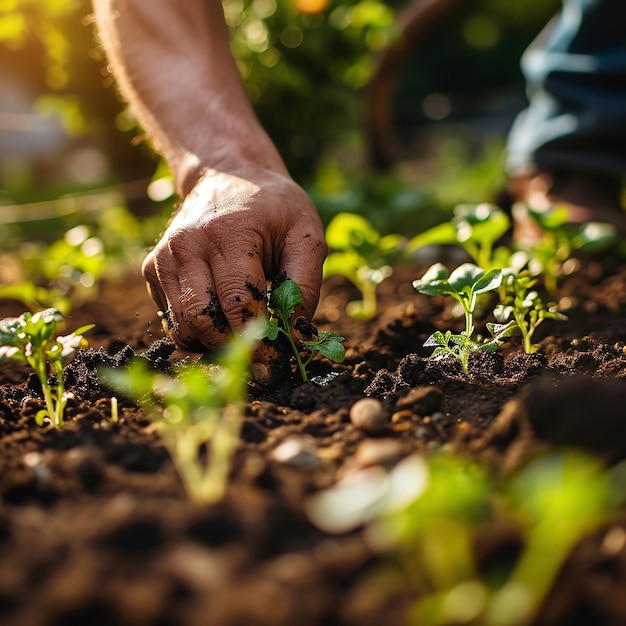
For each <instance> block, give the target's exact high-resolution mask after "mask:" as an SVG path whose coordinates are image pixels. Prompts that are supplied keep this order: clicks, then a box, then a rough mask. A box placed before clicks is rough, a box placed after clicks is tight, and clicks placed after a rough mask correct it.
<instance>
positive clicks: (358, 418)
mask: <svg viewBox="0 0 626 626" xmlns="http://www.w3.org/2000/svg"><path fill="white" fill-rule="evenodd" d="M389 417H390V416H389V412H388V411H387V410H386V409H385V407H384V406H383V403H382V402H381V401H380V400H376V399H375V398H361V399H360V400H357V402H355V403H354V404H353V405H352V407H351V409H350V421H351V422H352V424H354V426H356V427H357V428H360V429H361V430H363V431H365V432H366V433H368V434H370V435H378V434H380V433H382V432H384V431H385V430H386V429H387V427H388V426H389V422H390V419H389Z"/></svg>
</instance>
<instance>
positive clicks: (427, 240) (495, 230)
mask: <svg viewBox="0 0 626 626" xmlns="http://www.w3.org/2000/svg"><path fill="white" fill-rule="evenodd" d="M510 225H511V221H510V219H509V217H508V215H507V214H506V213H505V212H504V211H503V210H502V209H500V208H498V207H496V206H493V205H491V204H486V203H483V204H478V205H470V204H460V205H458V206H456V207H455V209H454V215H453V217H452V219H451V220H450V221H448V222H444V223H443V224H438V225H437V226H433V227H432V228H430V229H428V230H426V231H424V232H422V233H420V234H419V235H416V236H415V237H413V238H412V239H411V240H410V241H409V243H408V246H407V249H408V251H409V252H415V251H417V250H419V249H420V248H423V247H424V246H430V245H458V246H461V247H462V248H463V249H464V250H465V252H467V254H468V255H469V257H470V258H471V259H472V260H473V261H474V263H476V265H478V266H479V267H483V268H486V269H491V268H497V267H503V266H505V265H506V264H507V262H508V259H509V257H510V254H511V251H510V250H509V249H508V248H507V247H506V246H499V247H497V248H496V243H497V242H498V240H499V239H500V238H501V237H502V236H503V235H504V234H505V233H506V232H507V230H508V229H509V228H510Z"/></svg>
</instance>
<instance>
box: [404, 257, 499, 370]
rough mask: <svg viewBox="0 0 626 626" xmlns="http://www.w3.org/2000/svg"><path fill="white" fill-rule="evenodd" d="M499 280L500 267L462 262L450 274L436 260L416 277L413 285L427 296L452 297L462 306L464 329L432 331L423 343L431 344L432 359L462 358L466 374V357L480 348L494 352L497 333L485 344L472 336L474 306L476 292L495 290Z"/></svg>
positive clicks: (496, 345) (467, 358)
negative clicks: (423, 272) (432, 350)
mask: <svg viewBox="0 0 626 626" xmlns="http://www.w3.org/2000/svg"><path fill="white" fill-rule="evenodd" d="M501 283H502V270H499V269H491V270H489V271H487V272H486V271H485V270H483V269H482V268H480V267H478V266H477V265H474V264H473V263H464V264H463V265H460V266H459V267H457V268H456V269H455V270H454V271H453V272H452V273H449V272H448V269H447V268H446V267H445V266H444V265H442V264H441V263H435V264H434V265H433V266H431V267H430V268H429V269H428V270H427V271H426V273H425V274H424V275H423V276H422V278H421V279H419V280H414V281H413V287H414V288H415V289H417V291H419V292H420V293H423V294H426V295H428V296H451V297H452V298H454V299H455V300H456V301H457V302H458V303H459V304H460V305H461V307H462V308H463V314H464V317H465V329H464V330H462V331H461V333H459V334H454V333H452V331H446V332H445V333H442V332H441V331H439V330H438V331H435V332H434V333H433V334H432V335H431V336H430V337H429V338H428V339H427V340H426V341H425V343H424V346H426V347H434V348H435V350H434V352H433V354H432V355H431V356H432V358H434V359H440V358H444V357H447V356H453V357H455V358H457V359H459V360H460V361H461V367H462V368H463V372H464V373H467V368H468V361H469V356H470V354H471V353H472V352H474V351H477V350H482V351H484V352H493V351H494V350H497V349H498V347H499V345H500V336H494V337H493V338H492V339H491V340H490V341H487V342H486V343H479V342H478V341H476V340H474V339H473V338H472V335H473V333H474V309H475V308H476V301H477V298H478V296H479V295H481V294H484V293H488V292H490V291H494V290H496V289H498V287H499V286H500V285H501Z"/></svg>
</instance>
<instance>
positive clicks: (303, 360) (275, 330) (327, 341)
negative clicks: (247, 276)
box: [262, 278, 346, 382]
mask: <svg viewBox="0 0 626 626" xmlns="http://www.w3.org/2000/svg"><path fill="white" fill-rule="evenodd" d="M302 304H304V300H303V298H302V292H301V291H300V287H298V284H297V283H296V282H295V281H293V280H291V279H289V278H288V279H287V280H285V281H284V282H282V283H281V284H280V285H279V286H278V287H276V288H274V289H272V291H271V293H270V297H269V306H268V310H269V314H270V316H269V319H268V320H267V324H266V327H265V330H264V331H263V333H262V337H267V339H269V340H270V341H276V340H277V339H278V337H279V335H282V336H284V337H285V338H286V339H287V341H288V342H289V345H290V347H291V350H292V352H293V356H294V358H295V361H296V365H297V368H298V372H299V373H300V377H301V378H302V381H303V382H307V381H308V380H309V377H308V374H307V367H308V365H309V363H311V361H312V360H313V359H314V358H315V356H316V355H317V354H321V355H322V356H323V357H326V358H327V359H328V360H329V361H333V362H334V363H342V362H343V360H344V359H345V356H346V350H345V348H344V347H343V345H342V343H341V342H342V341H344V337H341V336H339V335H337V334H336V333H334V332H332V331H318V330H317V329H316V328H315V327H314V326H312V324H311V323H310V322H309V321H308V320H307V319H306V318H304V317H297V318H296V319H295V321H294V322H293V325H292V321H291V320H292V317H293V315H294V313H295V310H296V307H297V306H299V305H302Z"/></svg>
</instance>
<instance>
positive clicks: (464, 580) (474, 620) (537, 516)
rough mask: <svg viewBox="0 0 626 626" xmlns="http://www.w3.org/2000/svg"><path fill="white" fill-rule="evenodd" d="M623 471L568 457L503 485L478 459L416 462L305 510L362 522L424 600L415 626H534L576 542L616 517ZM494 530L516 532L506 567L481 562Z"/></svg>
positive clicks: (343, 484)
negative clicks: (485, 540)
mask: <svg viewBox="0 0 626 626" xmlns="http://www.w3.org/2000/svg"><path fill="white" fill-rule="evenodd" d="M622 472H623V467H621V468H620V467H619V466H618V467H616V468H614V469H610V470H606V469H605V468H604V467H603V466H602V464H601V463H599V462H598V461H597V460H595V459H592V458H590V457H588V456H586V455H584V454H582V453H579V452H574V451H569V450H566V451H563V452H559V451H553V452H548V453H546V454H543V455H541V456H538V457H536V458H533V459H531V460H530V461H529V462H528V463H527V464H526V465H524V466H523V467H521V468H520V469H518V470H517V471H516V472H515V473H514V474H512V475H511V476H510V477H509V478H508V479H506V480H502V479H498V478H497V477H495V476H494V475H493V473H492V472H491V471H490V470H489V468H488V466H487V465H484V464H479V463H477V462H476V461H475V460H471V459H462V458H460V457H454V456H452V455H449V454H445V455H444V454H441V455H436V456H432V457H430V458H425V457H422V456H417V455H412V456H409V457H407V458H405V459H404V460H402V461H401V462H400V463H398V464H397V465H396V467H394V468H393V469H392V470H390V471H388V472H387V471H386V470H385V469H383V468H382V467H381V466H374V467H368V468H365V469H363V470H361V471H360V472H358V473H357V474H356V475H355V474H353V475H351V476H349V477H348V478H346V479H344V480H343V481H340V482H339V483H338V484H337V485H335V486H333V487H331V488H330V489H328V490H326V491H322V492H320V493H317V494H315V495H314V496H312V498H311V499H310V500H309V502H308V503H307V512H308V514H309V517H310V518H311V520H312V521H313V522H314V523H315V524H316V525H317V526H318V527H320V528H322V529H323V530H325V531H327V532H334V533H345V532H349V531H352V530H354V529H356V528H359V527H362V526H364V531H363V535H362V536H363V537H364V540H365V541H366V542H367V544H368V545H369V547H370V548H371V549H372V550H374V551H375V552H378V553H379V554H382V555H383V556H386V557H387V559H389V560H390V561H392V562H393V564H394V571H398V570H397V566H398V564H400V565H401V566H402V567H403V569H404V571H405V572H406V576H407V582H408V583H409V584H411V585H413V586H414V589H415V592H416V595H417V596H418V597H419V600H418V601H417V602H416V604H415V605H414V607H413V608H412V611H411V615H410V618H409V623H411V624H429V625H434V624H481V625H484V626H528V625H529V624H534V623H536V618H537V613H538V611H539V609H540V608H541V606H542V604H543V603H544V602H545V600H546V596H547V595H548V593H549V591H550V589H551V587H552V586H553V584H554V582H555V580H556V578H557V576H558V574H559V571H560V570H561V568H562V566H563V563H564V562H565V560H566V558H567V556H568V555H569V554H570V552H571V551H572V549H573V547H574V546H575V545H576V543H578V542H579V541H580V540H581V539H582V538H583V537H585V536H588V535H589V534H590V533H593V532H596V531H597V530H599V529H600V528H602V527H603V526H605V525H606V524H607V523H608V522H610V521H611V520H612V519H617V515H618V512H619V506H620V504H621V503H622V502H623V500H624V495H625V494H624V489H623V481H621V480H620V478H619V477H620V475H621V473H622ZM498 527H504V528H508V529H511V528H512V527H515V528H516V529H517V531H518V533H519V537H520V544H521V545H520V550H519V553H518V555H517V556H516V558H515V560H514V562H513V563H512V564H511V565H510V566H506V565H503V562H502V561H500V560H499V561H498V562H497V563H496V564H495V566H494V565H490V564H489V563H486V564H485V562H484V561H483V562H481V561H480V560H479V556H478V553H477V550H476V545H477V544H479V543H480V539H481V538H482V537H484V536H485V535H484V533H485V532H486V531H485V529H486V528H498ZM487 532H489V531H487Z"/></svg>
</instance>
